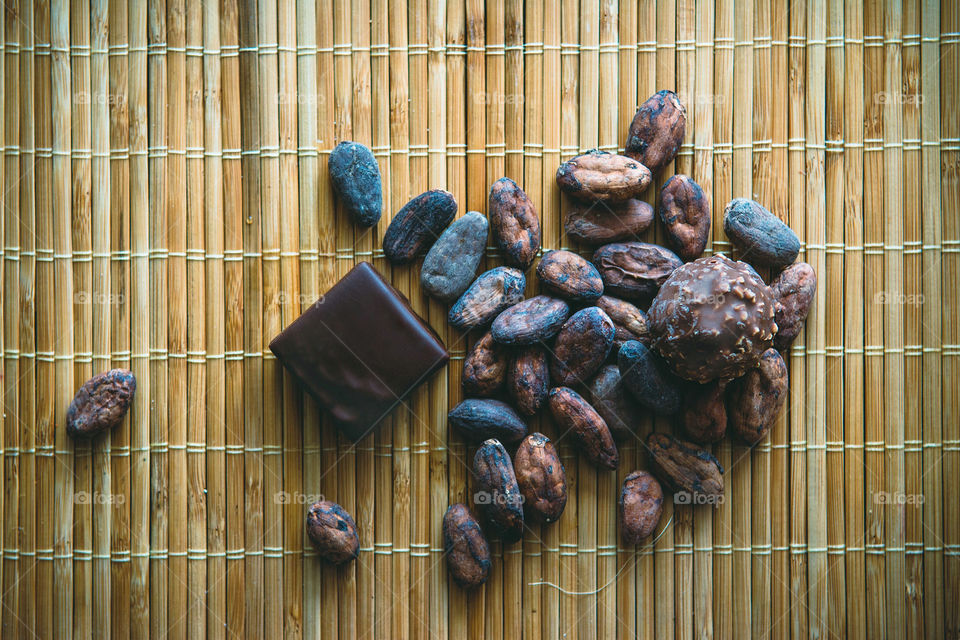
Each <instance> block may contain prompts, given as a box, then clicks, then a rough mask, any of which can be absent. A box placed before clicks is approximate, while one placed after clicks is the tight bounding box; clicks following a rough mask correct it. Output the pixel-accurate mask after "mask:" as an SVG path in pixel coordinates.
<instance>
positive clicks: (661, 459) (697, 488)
mask: <svg viewBox="0 0 960 640" xmlns="http://www.w3.org/2000/svg"><path fill="white" fill-rule="evenodd" d="M647 450H648V452H649V455H650V462H651V464H652V467H653V470H654V473H656V474H657V476H658V477H659V478H660V479H661V480H662V481H663V482H664V483H665V484H666V485H667V487H669V488H670V490H671V491H674V492H678V491H684V492H686V493H687V494H688V496H686V497H687V498H688V500H689V501H690V502H692V499H693V497H694V496H704V497H708V498H718V497H720V496H722V495H723V467H722V466H720V462H719V461H718V460H717V459H716V458H715V457H713V455H712V454H711V453H710V452H709V451H704V450H703V449H700V448H699V447H697V446H696V445H695V444H693V443H691V442H684V441H683V440H677V439H676V438H673V437H670V436H668V435H666V434H664V433H651V434H650V436H649V437H648V438H647Z"/></svg>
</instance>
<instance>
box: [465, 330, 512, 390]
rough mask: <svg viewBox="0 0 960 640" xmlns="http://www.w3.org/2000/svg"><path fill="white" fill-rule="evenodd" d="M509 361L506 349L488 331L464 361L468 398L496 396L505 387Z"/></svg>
mask: <svg viewBox="0 0 960 640" xmlns="http://www.w3.org/2000/svg"><path fill="white" fill-rule="evenodd" d="M509 361H510V356H509V355H508V354H507V352H506V349H504V348H503V347H502V346H501V345H499V344H497V343H496V342H494V341H493V336H491V335H490V332H489V331H487V332H486V333H485V334H483V337H482V338H480V339H479V340H477V342H476V344H474V345H473V349H471V350H470V353H468V354H467V357H466V358H464V359H463V392H464V393H465V394H466V395H468V396H492V395H494V394H495V393H496V392H497V391H499V390H500V387H502V386H503V381H504V380H505V379H506V375H507V363H508V362H509Z"/></svg>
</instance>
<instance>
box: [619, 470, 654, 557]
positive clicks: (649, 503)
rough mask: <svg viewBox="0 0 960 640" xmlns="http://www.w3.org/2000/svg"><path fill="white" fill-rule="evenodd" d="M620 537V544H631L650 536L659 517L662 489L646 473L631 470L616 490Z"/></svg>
mask: <svg viewBox="0 0 960 640" xmlns="http://www.w3.org/2000/svg"><path fill="white" fill-rule="evenodd" d="M619 507H620V534H621V537H622V538H623V542H624V544H628V545H635V544H640V541H641V540H643V539H644V538H646V537H648V536H650V535H651V534H652V533H653V532H654V531H656V529H657V524H659V523H660V516H661V515H663V488H662V487H661V486H660V483H659V482H657V479H656V478H654V477H653V476H652V475H651V474H650V473H648V472H646V471H634V472H633V473H631V474H630V475H628V476H627V477H626V478H624V480H623V489H621V490H620V503H619Z"/></svg>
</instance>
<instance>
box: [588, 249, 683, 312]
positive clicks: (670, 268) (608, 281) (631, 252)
mask: <svg viewBox="0 0 960 640" xmlns="http://www.w3.org/2000/svg"><path fill="white" fill-rule="evenodd" d="M593 264H595V265H596V267H597V270H598V271H599V272H600V277H601V278H602V279H603V287H604V291H605V292H606V293H607V294H609V295H613V296H617V297H618V298H625V299H627V300H641V301H649V300H650V299H651V298H653V296H655V295H656V294H657V291H659V290H660V285H662V284H663V283H664V282H665V281H666V279H667V278H668V277H670V274H671V273H673V272H674V270H675V269H676V268H677V267H679V266H680V265H682V264H683V260H681V259H680V258H679V256H677V254H675V253H674V252H672V251H670V250H669V249H667V248H666V247H661V246H659V245H656V244H648V243H646V242H615V243H613V244H607V245H604V246H602V247H600V248H599V249H597V250H596V252H594V254H593Z"/></svg>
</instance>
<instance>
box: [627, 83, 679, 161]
mask: <svg viewBox="0 0 960 640" xmlns="http://www.w3.org/2000/svg"><path fill="white" fill-rule="evenodd" d="M686 130H687V110H686V109H685V108H684V107H683V103H681V102H680V99H679V98H678V97H677V94H675V93H674V92H673V91H667V90H663V91H658V92H657V93H655V94H653V95H652V96H650V97H649V98H648V99H647V101H646V102H644V103H643V104H642V105H640V108H639V109H637V113H636V115H634V116H633V122H631V123H630V132H629V133H628V134H627V142H626V145H624V146H625V147H626V150H625V151H624V154H625V155H628V156H630V157H631V158H636V159H637V160H639V161H640V162H642V163H643V164H645V165H646V166H647V167H649V168H650V171H653V172H654V173H656V172H657V171H659V170H660V169H662V168H663V167H664V166H666V165H667V164H668V163H670V161H671V160H673V158H674V157H675V156H676V155H677V151H678V150H679V149H680V144H681V143H682V142H683V136H684V134H685V133H686Z"/></svg>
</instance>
